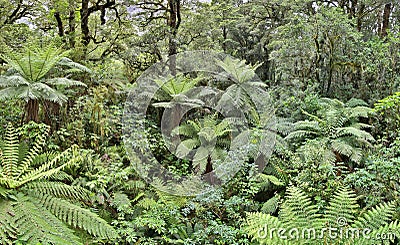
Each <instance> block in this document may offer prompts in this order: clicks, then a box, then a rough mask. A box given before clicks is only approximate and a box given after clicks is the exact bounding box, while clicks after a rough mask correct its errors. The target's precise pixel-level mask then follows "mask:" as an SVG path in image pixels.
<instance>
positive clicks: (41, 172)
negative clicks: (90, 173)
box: [19, 146, 81, 185]
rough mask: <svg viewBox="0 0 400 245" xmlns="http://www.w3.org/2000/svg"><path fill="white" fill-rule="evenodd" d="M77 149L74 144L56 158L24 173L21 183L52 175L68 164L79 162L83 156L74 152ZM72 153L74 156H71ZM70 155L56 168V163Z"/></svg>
mask: <svg viewBox="0 0 400 245" xmlns="http://www.w3.org/2000/svg"><path fill="white" fill-rule="evenodd" d="M76 150H77V146H72V147H71V148H68V149H67V150H65V151H64V152H62V153H60V154H58V155H57V156H56V157H55V158H53V159H52V160H51V161H49V162H48V163H45V164H43V165H41V166H40V167H38V168H36V169H34V170H31V171H29V172H27V173H25V174H24V175H22V176H21V178H20V180H19V185H23V184H25V183H27V182H30V181H33V180H36V179H40V178H47V177H50V176H51V175H53V174H55V173H57V172H59V171H61V170H62V169H63V168H65V167H66V166H69V165H72V164H74V163H76V162H79V161H80V160H81V157H80V156H79V155H78V154H74V152H75V151H76ZM71 153H73V154H72V156H71ZM66 157H70V159H69V160H67V161H66V162H65V163H63V164H62V165H61V166H59V167H56V168H54V166H55V165H56V164H58V163H59V162H60V161H61V160H64V158H66Z"/></svg>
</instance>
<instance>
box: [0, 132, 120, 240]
mask: <svg viewBox="0 0 400 245" xmlns="http://www.w3.org/2000/svg"><path fill="white" fill-rule="evenodd" d="M47 132H48V128H47ZM45 140H46V134H40V135H38V136H37V137H36V140H35V142H34V143H33V145H32V147H30V148H28V147H27V144H26V143H25V142H23V141H21V142H19V140H18V134H17V131H16V130H15V129H14V128H13V127H12V125H11V124H9V126H8V128H7V133H6V135H5V139H4V140H3V143H2V145H1V147H0V241H1V242H2V243H3V244H13V243H14V242H15V241H17V242H23V243H28V244H38V243H41V244H81V243H82V241H81V238H80V237H78V235H77V233H76V231H77V230H83V231H86V232H87V233H88V234H89V235H92V236H94V237H96V238H97V239H100V240H101V239H107V240H109V241H111V240H113V239H115V238H116V237H117V235H116V232H115V231H114V229H113V228H112V227H111V226H110V225H109V224H107V222H106V221H105V220H103V219H101V218H100V217H99V216H98V215H97V214H95V213H93V212H91V211H90V210H88V209H87V208H85V206H86V204H89V203H90V192H88V191H87V190H86V189H84V188H81V187H77V186H72V185H69V184H67V183H68V181H70V180H71V177H70V176H69V175H68V174H66V173H65V172H63V171H62V170H63V169H64V168H66V167H68V166H72V165H74V164H77V163H79V162H80V161H81V160H82V157H81V154H80V152H79V150H78V149H77V147H76V146H72V147H70V148H68V149H67V150H65V151H64V152H61V153H42V148H43V146H44V144H45Z"/></svg>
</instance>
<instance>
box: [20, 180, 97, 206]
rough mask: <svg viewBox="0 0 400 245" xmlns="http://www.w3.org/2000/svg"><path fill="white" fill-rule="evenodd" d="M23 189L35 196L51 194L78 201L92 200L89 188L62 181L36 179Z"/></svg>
mask: <svg viewBox="0 0 400 245" xmlns="http://www.w3.org/2000/svg"><path fill="white" fill-rule="evenodd" d="M23 190H24V191H25V192H27V193H30V194H31V195H34V196H40V195H50V196H54V197H58V198H67V199H71V200H78V201H84V200H90V198H89V196H90V192H89V191H88V190H86V189H84V188H82V187H79V186H70V185H67V184H64V183H61V182H47V181H35V182H32V183H28V184H26V185H25V186H24V188H23Z"/></svg>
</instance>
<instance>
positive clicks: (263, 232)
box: [243, 213, 289, 245]
mask: <svg viewBox="0 0 400 245" xmlns="http://www.w3.org/2000/svg"><path fill="white" fill-rule="evenodd" d="M280 228H286V227H285V225H284V224H283V223H282V222H281V221H280V220H279V219H278V218H277V217H274V216H271V215H269V214H264V213H247V218H246V225H245V226H244V227H243V230H244V231H245V232H246V233H247V234H248V235H250V236H252V237H253V238H252V240H257V241H258V242H259V243H260V244H270V245H275V244H289V242H288V241H286V242H285V241H284V240H283V241H282V239H280V238H279V237H278V236H277V230H279V229H280ZM271 229H274V230H275V233H274V232H273V231H271Z"/></svg>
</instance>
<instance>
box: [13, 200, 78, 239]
mask: <svg viewBox="0 0 400 245" xmlns="http://www.w3.org/2000/svg"><path fill="white" fill-rule="evenodd" d="M13 209H14V211H15V213H14V215H15V217H13V219H14V220H15V224H16V226H17V227H18V240H20V241H25V242H27V243H29V244H38V243H42V244H54V243H56V244H79V242H78V240H79V238H78V237H76V236H75V235H74V232H73V231H72V230H71V229H69V228H68V227H67V226H66V225H65V224H63V223H62V222H61V221H60V220H58V219H57V218H55V217H54V216H53V215H52V214H51V213H50V212H49V211H47V210H46V209H44V208H42V207H40V205H39V204H38V203H34V202H32V201H31V199H30V198H27V197H26V196H23V195H18V197H17V202H16V203H15V204H14V205H13Z"/></svg>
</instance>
